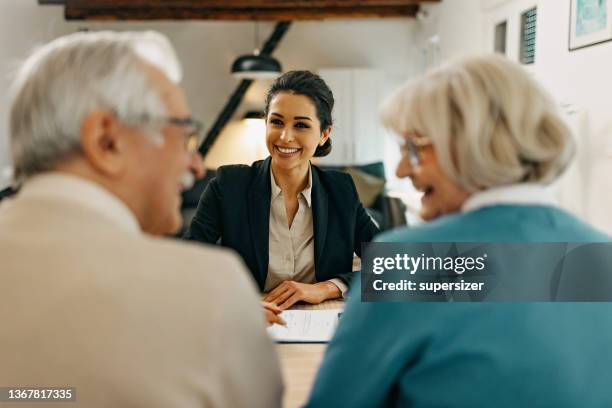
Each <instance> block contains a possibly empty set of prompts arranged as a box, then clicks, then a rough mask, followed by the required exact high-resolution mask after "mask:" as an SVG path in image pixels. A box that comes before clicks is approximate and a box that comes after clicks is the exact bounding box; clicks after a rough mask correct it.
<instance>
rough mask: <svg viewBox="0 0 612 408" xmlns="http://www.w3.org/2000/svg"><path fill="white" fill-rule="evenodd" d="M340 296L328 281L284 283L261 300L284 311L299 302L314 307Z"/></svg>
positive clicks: (335, 287)
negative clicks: (313, 305)
mask: <svg viewBox="0 0 612 408" xmlns="http://www.w3.org/2000/svg"><path fill="white" fill-rule="evenodd" d="M341 295H342V293H341V292H340V289H338V287H337V286H336V285H335V284H334V283H333V282H329V281H326V282H318V283H314V284H311V283H299V282H295V281H284V282H283V283H281V284H280V285H278V286H277V287H275V288H274V289H273V290H272V291H271V292H270V293H268V295H267V296H266V297H265V298H264V299H263V300H264V301H265V302H270V303H275V304H277V305H278V307H279V308H281V309H282V310H285V309H288V308H290V307H291V306H293V305H294V304H295V303H297V302H299V301H303V302H307V303H312V304H315V305H316V304H318V303H321V302H323V301H324V300H327V299H335V298H338V297H340V296H341Z"/></svg>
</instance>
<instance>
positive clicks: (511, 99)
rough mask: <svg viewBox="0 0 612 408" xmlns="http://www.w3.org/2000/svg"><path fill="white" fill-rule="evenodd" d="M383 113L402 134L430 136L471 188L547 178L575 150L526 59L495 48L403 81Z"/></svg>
mask: <svg viewBox="0 0 612 408" xmlns="http://www.w3.org/2000/svg"><path fill="white" fill-rule="evenodd" d="M381 119H382V122H383V124H384V125H385V126H387V127H388V128H390V129H392V130H393V131H395V132H396V133H397V134H398V135H401V136H404V137H405V136H407V135H410V134H418V135H421V136H427V137H429V138H430V139H431V141H432V142H433V146H434V149H435V152H436V156H437V158H438V162H439V164H440V166H441V168H442V170H443V171H444V173H445V174H446V175H447V176H448V177H449V178H451V180H454V181H455V182H456V183H458V184H459V185H460V186H461V187H463V188H464V189H465V190H466V191H469V192H474V191H477V190H481V189H486V188H490V187H494V186H500V185H506V184H512V183H519V182H540V183H549V182H551V181H553V180H554V179H555V178H557V177H558V176H559V174H561V173H562V171H563V170H564V169H565V167H566V166H567V164H568V162H569V161H570V159H571V157H572V156H573V153H574V141H573V139H572V136H571V133H570V131H569V129H568V127H567V126H566V125H565V124H564V122H563V120H562V119H561V117H560V116H559V114H558V113H557V108H556V105H555V104H554V102H553V101H552V99H551V98H550V97H549V96H548V95H547V93H546V92H544V90H543V89H541V88H540V86H539V85H538V84H537V83H536V82H535V81H534V80H533V79H532V78H531V77H530V76H529V74H528V73H527V72H526V71H525V70H524V69H523V68H522V67H520V66H519V65H518V64H515V63H513V62H511V61H509V60H508V59H506V58H504V57H501V56H496V55H490V56H481V57H470V58H465V59H463V60H460V61H457V62H455V63H451V64H449V65H447V66H445V67H442V68H440V69H438V70H436V71H433V72H432V73H430V74H429V75H427V77H426V78H424V79H421V80H417V81H414V82H411V83H408V84H406V85H404V86H403V87H401V88H400V89H399V90H398V91H396V92H395V93H394V94H393V95H392V96H391V97H390V98H389V99H388V100H387V101H386V102H385V103H384V105H383V107H382V109H381Z"/></svg>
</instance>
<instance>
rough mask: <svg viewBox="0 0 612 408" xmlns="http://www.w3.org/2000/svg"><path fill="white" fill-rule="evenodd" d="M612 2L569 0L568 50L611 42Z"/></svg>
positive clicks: (610, 0)
mask: <svg viewBox="0 0 612 408" xmlns="http://www.w3.org/2000/svg"><path fill="white" fill-rule="evenodd" d="M611 6H612V0H571V5H570V7H571V9H570V33H569V49H570V51H571V50H576V49H578V48H583V47H588V46H590V45H594V44H599V43H602V42H605V41H610V40H612V7H611Z"/></svg>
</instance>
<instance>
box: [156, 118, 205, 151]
mask: <svg viewBox="0 0 612 408" xmlns="http://www.w3.org/2000/svg"><path fill="white" fill-rule="evenodd" d="M161 121H162V122H163V123H167V124H170V125H176V126H181V127H183V128H185V129H186V130H185V148H186V149H187V151H188V152H189V153H195V152H196V151H197V150H198V148H199V147H200V143H201V142H202V136H203V135H202V129H204V125H203V124H202V122H200V121H199V120H197V119H194V118H175V117H168V118H163V119H161Z"/></svg>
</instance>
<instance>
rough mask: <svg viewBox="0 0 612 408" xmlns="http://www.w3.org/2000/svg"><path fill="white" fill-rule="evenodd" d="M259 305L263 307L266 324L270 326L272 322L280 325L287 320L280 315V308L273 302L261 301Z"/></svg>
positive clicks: (284, 324) (283, 324)
mask: <svg viewBox="0 0 612 408" xmlns="http://www.w3.org/2000/svg"><path fill="white" fill-rule="evenodd" d="M261 306H262V307H263V311H264V316H265V318H266V323H268V326H272V325H273V324H274V323H276V324H280V325H281V326H286V325H287V322H285V321H284V320H283V318H282V317H280V313H281V312H282V309H281V308H280V307H278V306H276V305H275V304H274V303H268V302H264V301H262V302H261Z"/></svg>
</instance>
